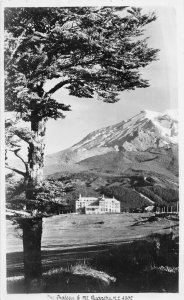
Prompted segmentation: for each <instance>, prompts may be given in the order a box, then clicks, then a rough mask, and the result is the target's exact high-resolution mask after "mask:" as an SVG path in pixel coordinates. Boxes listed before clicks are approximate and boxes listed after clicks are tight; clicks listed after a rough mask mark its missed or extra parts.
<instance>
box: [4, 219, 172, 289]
mask: <svg viewBox="0 0 184 300" xmlns="http://www.w3.org/2000/svg"><path fill="white" fill-rule="evenodd" d="M12 229H13V227H12V225H10V224H9V223H8V230H7V237H8V238H7V250H8V252H9V253H8V254H7V276H8V292H9V293H24V281H23V255H22V251H21V247H22V240H21V238H20V235H21V232H20V230H19V237H16V236H15V235H16V230H15V229H14V235H12V234H10V233H12ZM13 245H14V248H13ZM12 250H14V251H12ZM42 266H43V267H42V269H43V280H44V292H56V293H57V292H151V291H152V292H177V291H178V216H177V215H176V214H160V215H154V214H151V213H150V214H128V213H124V214H112V215H76V214H67V215H58V216H54V217H51V218H48V219H45V220H44V224H43V236H42ZM104 278H105V281H104ZM107 279H108V280H107ZM109 279H110V280H109ZM111 279H113V280H111ZM107 281H108V284H107Z"/></svg>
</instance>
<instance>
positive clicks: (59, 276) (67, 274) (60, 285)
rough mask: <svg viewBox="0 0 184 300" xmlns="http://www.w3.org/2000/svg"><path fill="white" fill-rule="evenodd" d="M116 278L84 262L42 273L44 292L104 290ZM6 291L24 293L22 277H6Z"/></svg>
mask: <svg viewBox="0 0 184 300" xmlns="http://www.w3.org/2000/svg"><path fill="white" fill-rule="evenodd" d="M114 282H116V278H115V277H113V276H110V275H108V274H106V273H105V272H102V271H98V270H95V269H93V268H91V267H90V266H89V265H87V264H86V263H83V264H82V263H80V264H75V265H72V266H70V267H68V268H62V267H61V268H56V269H54V268H53V269H50V270H49V271H47V272H45V273H43V289H44V292H75V291H79V290H80V289H81V287H82V291H85V292H98V291H100V292H104V291H105V289H106V288H107V287H108V286H109V285H110V284H111V283H114ZM7 291H8V293H24V277H23V276H14V277H10V278H8V279H7Z"/></svg>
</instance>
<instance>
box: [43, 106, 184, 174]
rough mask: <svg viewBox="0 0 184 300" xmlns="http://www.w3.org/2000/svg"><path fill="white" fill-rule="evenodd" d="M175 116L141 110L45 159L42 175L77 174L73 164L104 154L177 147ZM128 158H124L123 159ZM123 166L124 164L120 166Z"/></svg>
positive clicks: (166, 112) (175, 113)
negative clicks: (62, 171) (68, 171)
mask: <svg viewBox="0 0 184 300" xmlns="http://www.w3.org/2000/svg"><path fill="white" fill-rule="evenodd" d="M177 139H178V114H177V111H176V110H166V111H165V112H163V113H160V112H154V111H148V110H144V111H141V112H140V113H139V114H137V115H135V116H134V117H132V118H130V119H128V120H127V121H122V122H120V123H118V124H115V125H112V126H108V127H105V128H102V129H99V130H96V131H93V132H91V133H90V134H88V135H87V136H86V137H85V138H84V139H83V140H81V141H80V142H79V143H77V144H75V145H74V146H72V147H71V148H68V149H66V150H63V151H60V152H57V153H54V154H50V155H47V156H46V161H45V174H51V173H54V172H58V171H60V170H61V169H62V170H64V169H66V170H69V169H70V171H71V170H72V171H74V169H75V167H76V168H77V169H76V171H80V167H81V166H82V164H81V165H80V164H79V165H75V167H74V164H75V163H77V162H80V161H83V160H85V159H88V158H90V157H91V158H92V157H95V156H99V155H101V156H102V155H106V154H107V153H111V152H113V153H118V152H119V153H123V152H126V153H131V152H132V151H133V152H135V153H136V152H137V153H139V152H145V151H149V149H153V148H157V149H158V148H159V149H170V148H171V147H173V146H174V147H175V146H176V147H177V143H178V140H177ZM127 155H129V154H126V155H124V158H123V161H124V159H125V157H126V156H127ZM123 164H124V163H123Z"/></svg>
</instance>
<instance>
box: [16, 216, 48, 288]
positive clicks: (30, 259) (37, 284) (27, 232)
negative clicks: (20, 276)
mask: <svg viewBox="0 0 184 300" xmlns="http://www.w3.org/2000/svg"><path fill="white" fill-rule="evenodd" d="M21 223H22V224H21V225H22V230H23V249H24V275H25V289H26V292H27V293H40V292H42V291H43V290H42V289H43V283H42V267H41V236H42V218H34V219H24V220H22V222H21Z"/></svg>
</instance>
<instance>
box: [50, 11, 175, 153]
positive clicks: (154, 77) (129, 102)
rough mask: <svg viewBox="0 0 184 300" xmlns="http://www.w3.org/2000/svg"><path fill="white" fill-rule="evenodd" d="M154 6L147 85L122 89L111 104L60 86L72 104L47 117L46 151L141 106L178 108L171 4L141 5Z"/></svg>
mask: <svg viewBox="0 0 184 300" xmlns="http://www.w3.org/2000/svg"><path fill="white" fill-rule="evenodd" d="M152 10H154V11H155V12H156V15H157V20H156V21H154V22H152V23H150V24H149V25H147V27H146V31H145V36H148V37H150V38H149V42H148V43H149V46H151V47H154V48H158V49H160V51H159V54H158V58H159V60H158V61H155V62H152V63H151V64H150V65H149V66H147V67H146V68H144V69H142V70H141V73H142V75H143V78H145V79H148V80H149V82H150V87H149V88H144V89H136V90H134V91H127V92H122V93H121V94H120V101H119V102H117V103H114V104H110V103H104V102H101V101H99V100H96V99H86V98H77V97H74V96H68V94H67V91H66V90H65V89H64V88H63V89H60V90H59V91H57V92H56V93H55V94H54V98H55V99H57V100H58V101H59V102H63V103H65V104H70V105H71V109H72V111H71V112H66V113H65V115H66V118H65V119H59V120H57V121H55V120H49V121H48V126H47V132H46V154H48V153H54V152H57V151H60V150H63V149H66V148H68V147H71V146H72V145H74V144H75V143H77V142H79V141H80V140H81V139H82V138H84V137H85V136H86V135H87V134H88V133H90V132H92V131H94V130H96V129H100V128H102V127H106V126H108V125H112V124H116V123H118V122H121V121H123V120H126V119H128V118H129V117H132V116H134V115H135V114H137V113H139V112H140V111H141V110H143V109H147V110H154V111H164V110H166V109H169V108H172V109H173V108H177V55H176V52H177V38H176V12H175V9H174V7H149V8H148V7H144V12H148V11H152Z"/></svg>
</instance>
